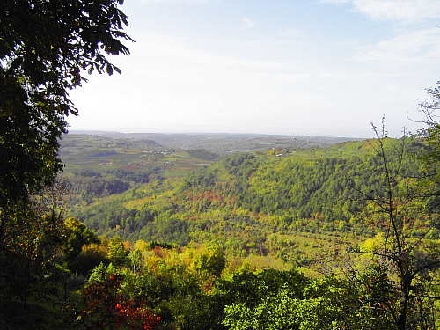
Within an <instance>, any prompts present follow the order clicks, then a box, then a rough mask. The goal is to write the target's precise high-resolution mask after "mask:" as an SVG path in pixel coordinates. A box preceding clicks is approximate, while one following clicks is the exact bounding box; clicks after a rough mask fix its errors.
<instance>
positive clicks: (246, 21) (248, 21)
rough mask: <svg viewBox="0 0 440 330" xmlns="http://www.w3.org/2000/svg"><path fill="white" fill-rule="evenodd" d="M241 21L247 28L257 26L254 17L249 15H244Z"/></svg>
mask: <svg viewBox="0 0 440 330" xmlns="http://www.w3.org/2000/svg"><path fill="white" fill-rule="evenodd" d="M241 23H242V24H243V27H244V28H245V29H252V28H253V27H254V26H255V23H254V21H253V20H252V19H250V18H249V17H243V18H242V19H241Z"/></svg>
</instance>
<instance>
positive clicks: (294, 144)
mask: <svg viewBox="0 0 440 330" xmlns="http://www.w3.org/2000/svg"><path fill="white" fill-rule="evenodd" d="M69 134H70V135H76V134H83V135H95V136H105V137H112V138H119V139H120V138H126V139H133V140H150V141H154V142H156V143H158V144H161V145H163V146H165V147H168V148H174V149H183V150H200V149H204V150H207V151H210V152H213V153H217V154H225V153H233V152H249V151H258V150H268V149H308V148H323V147H327V146H330V145H333V144H337V143H342V142H347V141H361V140H362V139H360V138H350V137H330V136H285V135H263V134H226V133H205V134H201V133H200V134H196V133H194V134H190V133H188V134H183V133H180V134H162V133H118V132H105V131H74V130H73V131H71V132H70V133H69Z"/></svg>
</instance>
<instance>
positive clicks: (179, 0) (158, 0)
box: [138, 0, 210, 5]
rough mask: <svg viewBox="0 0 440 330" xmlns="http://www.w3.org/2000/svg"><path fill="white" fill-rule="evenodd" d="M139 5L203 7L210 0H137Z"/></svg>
mask: <svg viewBox="0 0 440 330" xmlns="http://www.w3.org/2000/svg"><path fill="white" fill-rule="evenodd" d="M138 1H139V2H140V3H141V4H146V5H148V4H166V5H204V4H208V3H209V2H210V0H138Z"/></svg>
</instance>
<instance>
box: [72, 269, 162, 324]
mask: <svg viewBox="0 0 440 330" xmlns="http://www.w3.org/2000/svg"><path fill="white" fill-rule="evenodd" d="M122 281H123V276H122V275H117V274H110V275H108V276H107V277H106V278H105V279H103V280H101V281H94V282H92V283H90V284H89V285H88V286H86V287H85V288H84V289H83V290H82V296H83V299H84V308H83V310H82V311H80V312H79V315H78V318H77V319H78V321H79V322H80V323H81V324H82V326H83V327H84V329H143V330H153V329H155V328H156V325H157V324H158V323H159V322H160V316H157V315H155V314H153V313H152V312H150V311H149V310H148V309H147V308H146V307H145V304H144V303H142V301H135V300H134V299H130V298H128V297H126V296H125V295H124V294H122V293H121V292H119V289H120V287H121V284H122Z"/></svg>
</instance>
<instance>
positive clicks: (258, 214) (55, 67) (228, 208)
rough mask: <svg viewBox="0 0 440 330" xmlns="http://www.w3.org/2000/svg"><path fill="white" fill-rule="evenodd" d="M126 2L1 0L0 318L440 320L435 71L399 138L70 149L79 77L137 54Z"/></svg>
mask: <svg viewBox="0 0 440 330" xmlns="http://www.w3.org/2000/svg"><path fill="white" fill-rule="evenodd" d="M120 4H122V1H120V0H119V1H116V0H98V1H87V0H77V1H63V0H56V1H39V0H5V1H3V2H2V3H1V4H0V159H1V162H0V328H2V329H59V328H64V329H169V330H174V329H176V330H177V329H200V330H202V329H232V330H250V329H258V330H260V329H261V330H263V329H265V330H266V329H273V330H281V329H299V330H305V329H307V330H309V329H329V330H330V329H331V330H334V329H372V328H377V329H396V330H407V329H420V330H428V329H429V330H431V329H437V328H438V313H439V309H440V305H439V299H438V297H439V294H440V293H439V290H440V289H439V284H438V283H439V276H440V274H439V266H440V260H439V248H440V244H439V242H440V227H439V213H440V212H439V205H440V203H439V173H438V165H439V128H440V126H439V123H438V120H437V118H438V117H437V115H436V110H437V109H438V105H439V102H440V92H439V89H440V83H437V85H436V86H435V87H434V88H432V89H428V96H429V97H430V99H428V100H427V101H426V102H425V103H423V104H422V105H421V110H422V113H423V114H424V120H423V124H424V129H422V130H421V131H420V132H418V133H417V134H413V135H409V136H403V137H401V138H398V139H392V138H389V137H388V136H387V134H386V126H385V125H384V124H383V125H382V127H375V126H373V131H374V132H375V134H376V137H375V138H374V139H370V140H365V141H354V142H345V143H337V144H333V143H331V142H329V139H327V138H317V139H315V140H313V138H310V139H307V140H301V139H299V138H295V139H291V138H283V137H264V136H252V137H250V138H249V139H244V140H243V139H242V136H239V137H238V138H237V136H233V137H231V136H229V137H227V138H225V140H222V137H219V136H216V138H215V139H214V141H213V140H211V141H209V142H210V143H209V144H208V145H209V146H211V147H210V148H209V147H208V148H205V147H202V145H203V143H202V144H200V141H194V137H193V136H187V138H188V139H193V140H192V141H190V143H189V145H190V146H191V147H187V148H183V147H182V144H181V143H182V139H183V137H182V136H179V138H178V139H177V141H176V139H173V138H172V137H170V136H164V135H161V136H159V135H157V136H156V137H157V138H160V140H157V141H155V140H154V139H153V137H154V135H148V136H141V137H137V138H133V137H130V138H126V137H121V136H116V137H112V138H109V137H106V136H85V135H77V136H67V137H64V140H63V141H62V148H61V149H60V138H61V137H62V135H63V133H65V132H66V131H67V122H66V117H67V116H69V115H75V114H76V113H77V109H76V108H75V105H74V104H73V103H72V101H71V99H70V96H69V92H70V91H71V90H72V89H74V88H76V87H79V86H81V84H82V83H84V82H85V81H86V75H87V74H91V73H93V72H94V71H97V72H99V73H106V74H108V75H112V74H113V72H114V71H117V72H119V69H118V68H117V67H115V66H114V65H113V64H112V63H111V62H109V57H108V56H109V55H118V54H128V49H127V48H126V46H125V45H124V44H123V43H122V42H124V41H129V40H131V39H130V37H129V36H128V35H127V34H126V33H125V32H124V28H125V26H126V25H127V17H126V15H125V14H124V13H123V12H122V11H121V10H120V9H119V5H120ZM265 139H266V140H265ZM330 140H331V139H330ZM187 142H188V141H187ZM166 143H169V145H168V146H166ZM206 143H208V142H207V141H206V140H205V146H206V145H207V144H206ZM234 143H235V145H234ZM238 144H239V145H238ZM262 146H268V147H267V148H265V147H262ZM305 147H312V148H305ZM232 151H239V152H232ZM60 156H61V157H63V159H64V162H65V163H66V168H65V171H64V173H63V174H62V175H60V176H58V177H57V175H58V174H59V172H60V170H61V168H62V165H61V159H60Z"/></svg>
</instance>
